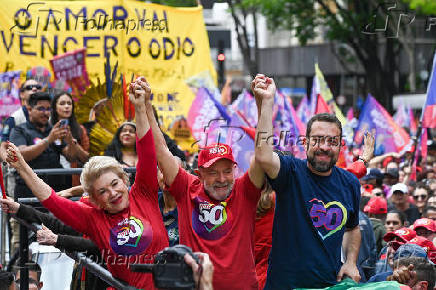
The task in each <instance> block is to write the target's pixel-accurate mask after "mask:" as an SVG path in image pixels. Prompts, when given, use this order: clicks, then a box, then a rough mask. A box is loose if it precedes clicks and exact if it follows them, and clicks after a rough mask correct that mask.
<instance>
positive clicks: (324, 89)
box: [315, 63, 347, 126]
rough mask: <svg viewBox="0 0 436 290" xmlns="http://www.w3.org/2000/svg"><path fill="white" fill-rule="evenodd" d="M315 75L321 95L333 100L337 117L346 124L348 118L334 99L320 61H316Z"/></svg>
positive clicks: (327, 99) (327, 100)
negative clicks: (320, 66) (319, 63)
mask: <svg viewBox="0 0 436 290" xmlns="http://www.w3.org/2000/svg"><path fill="white" fill-rule="evenodd" d="M315 75H316V78H317V79H318V84H319V90H320V93H321V96H322V97H323V99H324V100H325V101H326V102H327V103H332V102H333V107H334V109H335V114H336V117H337V118H338V120H339V121H340V122H341V124H342V126H344V125H345V123H346V122H347V120H346V119H345V116H344V114H342V111H341V110H340V109H339V107H338V106H337V105H336V102H335V100H334V99H333V94H332V92H331V91H330V89H329V87H328V85H327V82H326V81H325V79H324V75H323V74H322V72H321V70H320V69H319V66H318V63H315Z"/></svg>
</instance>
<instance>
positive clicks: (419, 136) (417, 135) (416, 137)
mask: <svg viewBox="0 0 436 290" xmlns="http://www.w3.org/2000/svg"><path fill="white" fill-rule="evenodd" d="M422 129H425V130H427V128H422V122H421V120H419V126H418V130H417V132H416V136H415V137H414V138H415V139H414V140H413V146H414V148H413V152H412V159H411V160H410V164H409V166H412V164H413V162H415V155H416V150H417V148H418V142H419V138H421V133H422Z"/></svg>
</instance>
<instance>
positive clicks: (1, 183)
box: [0, 165, 6, 199]
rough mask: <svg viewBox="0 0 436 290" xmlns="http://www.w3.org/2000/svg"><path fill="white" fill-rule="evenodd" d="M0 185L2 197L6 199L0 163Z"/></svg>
mask: <svg viewBox="0 0 436 290" xmlns="http://www.w3.org/2000/svg"><path fill="white" fill-rule="evenodd" d="M0 186H1V189H2V194H3V198H4V199H6V189H5V184H4V182H3V171H2V167H1V165H0Z"/></svg>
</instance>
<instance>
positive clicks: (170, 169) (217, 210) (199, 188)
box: [139, 81, 265, 290]
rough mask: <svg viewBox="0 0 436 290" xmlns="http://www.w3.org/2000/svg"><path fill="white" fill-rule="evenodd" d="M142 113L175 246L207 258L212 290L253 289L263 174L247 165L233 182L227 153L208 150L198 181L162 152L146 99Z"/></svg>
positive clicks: (162, 141) (215, 146)
mask: <svg viewBox="0 0 436 290" xmlns="http://www.w3.org/2000/svg"><path fill="white" fill-rule="evenodd" d="M139 84H140V85H141V86H142V87H143V88H145V87H146V84H145V83H143V82H141V81H140V82H139ZM146 108H147V117H148V121H149V123H150V126H151V128H152V131H153V138H154V142H155V143H154V145H155V150H156V155H157V159H158V164H159V168H160V169H161V171H162V173H163V177H164V181H165V184H166V185H167V186H168V187H169V188H168V190H169V192H170V194H171V195H173V196H174V197H175V199H176V202H177V209H178V214H179V216H178V219H179V234H180V244H183V245H187V246H189V247H191V248H192V250H193V251H194V252H204V253H208V254H209V256H210V259H211V261H212V262H213V265H214V268H215V271H214V275H213V287H214V288H215V289H237V290H243V289H258V282H257V279H256V271H255V263H254V224H255V217H256V207H257V202H258V200H259V198H260V193H261V188H262V186H263V184H264V181H265V177H264V172H263V170H262V169H261V168H260V167H259V166H258V165H257V164H256V163H255V162H252V163H251V166H250V168H249V169H248V172H246V173H245V174H244V175H243V176H242V177H240V178H235V176H234V174H235V169H236V162H235V160H234V157H233V154H232V149H231V148H230V146H228V145H226V144H213V145H210V146H207V147H205V148H203V149H202V150H201V151H200V153H199V156H198V176H194V175H192V174H189V173H188V172H187V171H186V170H185V169H183V168H182V167H181V166H179V165H178V162H177V160H176V159H175V158H174V156H173V155H172V154H171V152H170V151H169V149H168V147H167V146H166V143H165V139H164V137H163V136H162V133H161V131H160V130H159V127H158V124H157V122H156V119H155V117H154V114H153V108H152V104H151V102H150V100H149V99H148V100H146Z"/></svg>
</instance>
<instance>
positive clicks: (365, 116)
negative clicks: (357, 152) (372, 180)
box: [354, 95, 410, 155]
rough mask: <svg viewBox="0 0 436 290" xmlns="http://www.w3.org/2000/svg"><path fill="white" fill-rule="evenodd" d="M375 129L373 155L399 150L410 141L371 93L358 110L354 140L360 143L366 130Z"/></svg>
mask: <svg viewBox="0 0 436 290" xmlns="http://www.w3.org/2000/svg"><path fill="white" fill-rule="evenodd" d="M371 129H375V130H376V135H375V138H376V140H375V150H374V154H375V155H380V154H384V153H387V152H400V151H401V150H403V148H404V147H405V146H406V145H407V144H409V143H410V137H409V135H408V134H407V133H406V131H405V130H404V129H403V128H401V127H400V126H399V125H398V124H396V123H395V121H394V120H393V119H392V117H391V116H390V115H389V113H388V112H387V111H386V110H385V108H383V106H382V105H380V104H379V103H378V102H377V101H376V100H375V99H374V98H373V97H372V96H371V95H368V97H367V98H366V101H365V104H364V105H363V108H362V111H361V112H360V117H359V125H358V126H357V129H356V134H355V135H354V142H355V143H356V144H357V145H361V144H362V142H363V135H364V133H365V132H366V131H371Z"/></svg>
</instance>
